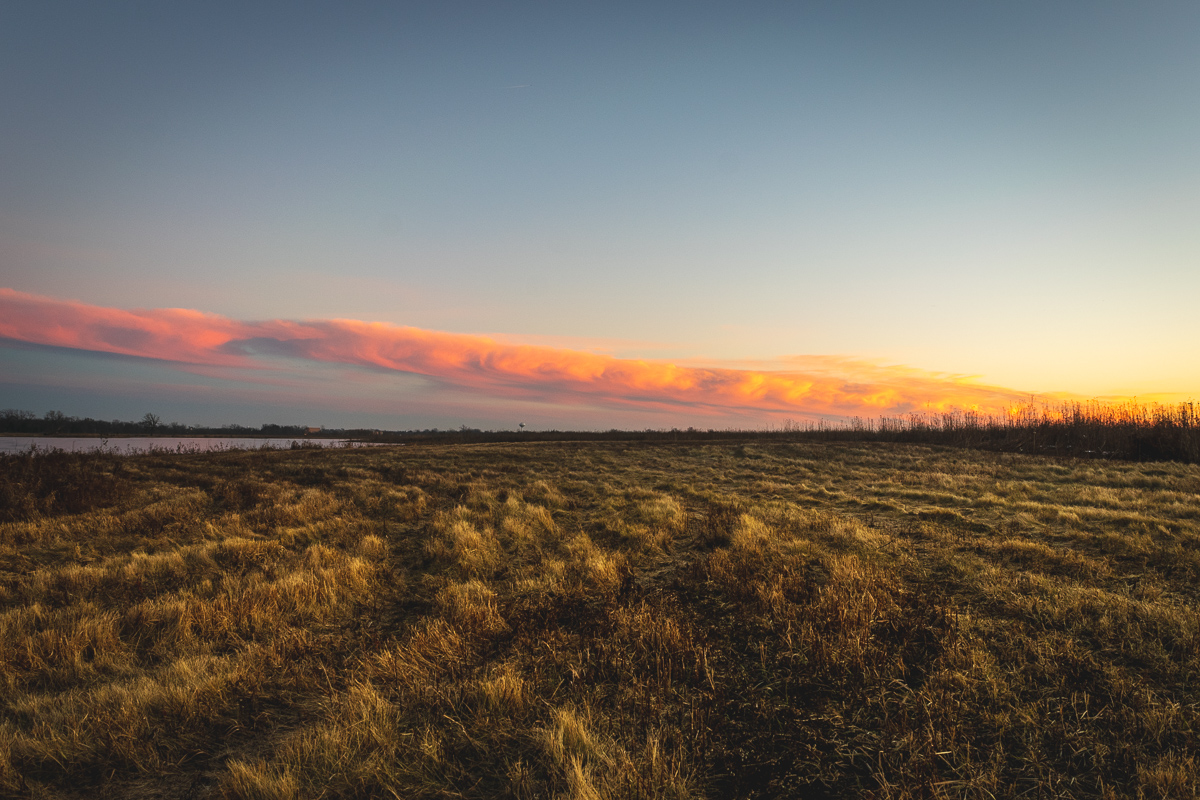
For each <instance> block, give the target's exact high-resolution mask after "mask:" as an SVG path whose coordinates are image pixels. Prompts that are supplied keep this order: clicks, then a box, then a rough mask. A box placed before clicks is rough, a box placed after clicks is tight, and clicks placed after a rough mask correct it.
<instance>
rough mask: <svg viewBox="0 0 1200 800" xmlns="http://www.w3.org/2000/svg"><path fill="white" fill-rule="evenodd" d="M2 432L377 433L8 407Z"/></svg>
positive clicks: (0, 421) (2, 415)
mask: <svg viewBox="0 0 1200 800" xmlns="http://www.w3.org/2000/svg"><path fill="white" fill-rule="evenodd" d="M0 433H20V434H26V435H29V436H96V435H99V436H272V437H274V436H278V437H288V436H297V437H302V436H314V435H315V436H322V437H324V436H334V437H341V436H354V435H360V436H361V435H365V434H370V433H374V431H368V430H351V431H347V430H342V429H328V430H327V429H325V428H321V429H319V431H318V432H316V433H314V432H312V431H310V430H309V428H308V426H305V425H276V424H265V425H261V426H259V427H257V428H252V427H249V426H246V425H221V426H219V427H211V426H204V425H184V424H182V423H179V422H163V421H162V420H161V419H160V418H159V416H158V415H157V414H153V413H147V414H146V415H145V416H144V417H142V418H141V419H140V420H138V421H137V422H130V421H125V420H119V419H114V420H102V419H92V418H91V417H69V416H67V415H66V414H64V413H62V412H61V411H47V412H46V413H45V414H43V415H42V416H40V417H39V416H38V415H37V414H35V413H33V412H32V411H20V410H17V409H12V408H7V409H4V410H2V411H0Z"/></svg>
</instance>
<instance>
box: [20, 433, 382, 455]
mask: <svg viewBox="0 0 1200 800" xmlns="http://www.w3.org/2000/svg"><path fill="white" fill-rule="evenodd" d="M297 442H298V443H300V444H303V445H306V446H308V447H312V446H314V445H316V446H318V447H362V446H365V444H364V443H362V442H352V441H350V440H349V439H247V438H240V439H239V438H233V437H229V438H224V437H196V438H186V437H176V436H155V437H144V436H132V437H120V438H117V437H113V438H111V439H101V438H100V437H97V436H88V437H71V436H0V453H21V452H24V451H26V450H28V449H29V448H30V447H37V449H39V450H66V451H67V452H72V451H83V450H100V449H104V450H107V451H108V452H110V453H141V452H146V451H149V450H166V451H170V452H172V453H174V452H183V453H203V452H208V451H210V450H258V449H259V448H262V447H268V448H275V449H278V450H287V449H289V448H290V447H291V446H292V445H293V444H295V443H297Z"/></svg>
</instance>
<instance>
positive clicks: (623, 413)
mask: <svg viewBox="0 0 1200 800" xmlns="http://www.w3.org/2000/svg"><path fill="white" fill-rule="evenodd" d="M1198 40H1200V6H1197V5H1196V4H1194V3H1182V2H1181V3H1153V2H1152V3H1140V4H1136V5H1135V4H1130V3H1120V4H1118V3H1103V2H1056V3H1033V2H1030V3H1022V2H1005V3H969V4H967V3H949V2H946V3H923V2H915V3H904V4H898V3H885V2H828V3H803V2H794V3H767V2H764V3H743V4H731V3H720V4H717V3H704V2H688V3H682V2H660V3H654V2H650V3H636V4H634V3H619V2H614V3H603V4H598V3H589V4H583V3H570V2H556V3H532V2H497V3H491V4H479V3H457V2H438V3H420V4H418V3H356V2H346V3H287V4H283V3H221V2H206V3H189V2H179V3H169V4H168V3H155V2H109V3H104V4H97V3H85V2H78V3H65V2H54V0H47V1H46V2H24V1H23V0H15V1H14V2H9V3H4V4H2V5H0V108H3V109H4V112H3V114H0V156H2V157H0V407H11V408H21V409H28V410H32V411H35V412H36V413H39V414H40V413H42V412H44V411H46V410H50V409H55V410H61V411H64V412H65V413H68V414H72V415H77V416H93V417H98V418H120V419H136V418H140V417H141V416H142V415H143V414H144V413H145V412H147V411H152V412H154V413H157V414H158V415H159V416H161V417H162V418H163V419H165V420H178V421H181V422H185V423H193V424H222V423H228V422H237V423H241V424H260V423H265V422H279V423H297V424H312V425H318V424H319V425H326V426H328V427H340V426H359V425H366V426H371V427H386V428H413V427H417V428H426V427H457V426H459V425H468V426H470V427H483V428H496V429H502V428H513V427H515V426H516V425H517V424H518V423H520V422H525V423H526V424H527V425H528V426H529V427H532V428H551V427H557V428H581V429H607V428H612V427H635V428H640V427H676V426H678V427H685V426H689V425H696V426H698V427H717V428H724V427H763V426H767V425H774V424H779V423H780V422H781V421H782V420H786V419H793V420H806V419H814V418H839V417H845V416H851V415H862V416H876V415H903V414H908V413H924V412H930V411H943V410H948V409H953V408H978V409H980V410H984V411H988V412H994V411H1000V410H1002V409H1003V408H1005V407H1010V406H1011V405H1013V404H1014V403H1018V402H1021V400H1022V398H1029V397H1038V398H1053V399H1061V398H1081V399H1090V398H1096V397H1099V398H1125V397H1131V396H1136V397H1139V398H1141V399H1148V400H1164V401H1174V400H1182V399H1198V398H1200V357H1198V355H1200V354H1198V353H1197V346H1196V343H1197V342H1200V315H1198V314H1196V313H1195V310H1194V309H1195V305H1196V298H1197V297H1200V226H1198V225H1197V224H1196V220H1197V219H1200V148H1197V147H1196V143H1197V142H1200V47H1197V46H1196V42H1197V41H1198Z"/></svg>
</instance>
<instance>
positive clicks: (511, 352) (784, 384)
mask: <svg viewBox="0 0 1200 800" xmlns="http://www.w3.org/2000/svg"><path fill="white" fill-rule="evenodd" d="M0 337H6V338H9V339H15V340H19V341H23V342H33V343H37V344H44V345H54V346H58V347H69V348H76V349H80V350H89V351H96V352H103V353H119V354H123V355H127V356H137V357H142V358H152V359H160V360H164V361H170V362H176V363H178V364H180V365H187V367H188V368H195V367H197V366H206V367H225V368H229V367H233V368H253V369H262V368H264V367H269V366H271V365H272V361H273V359H277V358H278V357H280V356H286V357H289V358H298V359H304V360H309V361H315V362H322V363H332V364H353V365H360V366H367V367H373V368H378V369H383V370H394V371H397V372H404V373H413V374H417V375H422V376H425V377H427V378H430V379H433V380H435V381H438V382H441V383H443V384H446V385H449V386H453V387H457V388H460V389H467V390H471V391H475V392H479V393H481V394H484V395H490V396H493V397H506V398H521V399H531V400H539V401H543V402H553V403H559V404H565V405H571V404H586V405H589V406H605V407H610V408H613V409H643V410H659V411H669V410H675V411H680V412H684V411H691V412H694V413H699V414H703V415H705V416H708V417H713V416H720V415H722V414H737V415H740V416H744V415H745V414H746V413H748V412H749V413H757V414H762V415H763V416H764V417H768V416H773V417H781V416H794V417H805V416H814V415H856V414H861V415H876V414H897V413H908V412H913V411H918V412H919V411H937V410H946V409H952V408H977V409H979V410H982V411H987V412H998V411H1001V410H1003V409H1005V408H1007V407H1009V406H1011V405H1013V404H1015V403H1017V402H1020V401H1021V400H1023V399H1027V398H1028V394H1026V393H1022V392H1017V391H1013V390H1010V389H1004V388H1000V387H994V386H985V385H981V384H978V383H975V382H974V381H973V380H971V379H970V378H967V377H964V376H955V375H947V374H940V373H931V372H925V371H921V370H917V369H912V368H909V367H903V366H890V365H886V364H880V363H875V362H870V361H863V360H854V359H846V358H842V357H836V356H824V357H821V356H810V357H799V358H796V359H788V360H781V361H776V362H773V364H774V365H777V366H778V367H780V368H777V369H759V368H752V367H751V366H750V365H749V364H747V365H745V366H742V367H738V366H733V365H721V366H704V365H698V364H678V363H670V362H666V361H657V360H638V359H630V358H616V357H614V356H610V355H603V354H599V353H594V352H586V351H582V350H575V349H569V348H565V347H552V346H545V345H531V344H512V343H504V342H500V341H497V340H496V339H493V338H491V337H486V336H472V335H466V334H457V333H445V332H439V331H431V330H425V329H421V328H413V327H406V326H399V325H392V324H387V323H381V322H363V321H359V320H350V319H329V320H266V321H258V322H244V321H239V320H233V319H229V318H227V317H223V316H219V315H216V314H208V313H204V312H201V311H194V310H190V309H182V308H160V309H138V310H123V309H115V308H106V307H102V306H95V305H89V304H85V303H79V302H73V301H67V300H59V299H56V298H50V297H42V296H37V295H32V294H26V293H23V292H18V291H15V290H12V289H0Z"/></svg>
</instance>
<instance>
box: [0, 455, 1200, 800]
mask: <svg viewBox="0 0 1200 800" xmlns="http://www.w3.org/2000/svg"><path fill="white" fill-rule="evenodd" d="M0 473H3V475H2V476H0V483H2V484H3V487H4V492H3V493H0V495H2V496H0V502H2V504H3V507H2V508H0V698H2V699H0V794H12V795H17V796H36V797H64V798H65V797H77V796H79V794H80V793H98V794H99V795H101V796H122V797H124V796H128V797H168V798H170V797H181V798H182V797H223V798H308V797H318V796H324V797H404V798H408V797H417V798H420V797H429V798H433V797H479V798H484V797H510V798H541V797H557V798H674V799H681V798H704V797H710V798H718V797H721V798H723V797H743V798H751V797H753V798H764V797H842V796H863V797H874V798H910V797H930V798H962V797H980V798H987V797H994V798H1000V797H1012V798H1017V797H1035V796H1041V797H1097V798H1103V797H1144V798H1159V797H1194V796H1196V794H1197V793H1198V792H1200V783H1198V779H1197V774H1198V770H1200V745H1198V743H1197V742H1198V740H1197V731H1200V589H1198V588H1197V587H1200V468H1197V467H1195V466H1188V465H1183V464H1163V463H1143V464H1118V463H1112V462H1101V461H1078V462H1077V461H1054V460H1048V459H1041V458H1034V457H1025V456H1018V455H1011V454H1003V455H1002V454H983V453H972V452H969V451H963V450H950V449H940V448H934V447H927V446H918V445H889V444H881V443H874V444H870V443H857V444H854V443H843V444H831V443H820V442H810V443H787V442H763V441H752V442H746V443H742V444H737V443H729V444H721V443H707V444H706V443H690V444H682V445H680V444H670V443H660V444H630V443H619V442H618V443H592V444H585V445H579V444H569V443H543V444H524V445H521V444H510V445H475V446H449V445H437V446H425V447H412V446H410V447H405V448H396V449H379V450H371V451H315V452H314V451H295V452H258V453H215V454H177V455H164V454H151V455H145V456H136V457H129V458H125V459H114V458H112V457H107V456H106V457H98V456H97V457H92V456H87V455H79V456H70V457H64V456H62V455H58V456H54V457H53V458H52V459H51V460H49V461H46V462H34V461H30V460H29V459H28V458H17V459H7V460H5V459H0ZM105 793H107V794H105Z"/></svg>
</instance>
